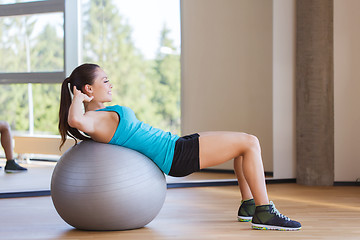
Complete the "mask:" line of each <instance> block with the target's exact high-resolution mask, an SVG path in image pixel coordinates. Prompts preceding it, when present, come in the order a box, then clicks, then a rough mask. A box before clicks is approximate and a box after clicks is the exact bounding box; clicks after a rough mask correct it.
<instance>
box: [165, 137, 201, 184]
mask: <svg viewBox="0 0 360 240" xmlns="http://www.w3.org/2000/svg"><path fill="white" fill-rule="evenodd" d="M199 137H200V135H199V134H198V133H195V134H192V135H187V136H183V137H180V138H179V139H178V140H177V141H176V143H175V152H174V159H173V162H172V164H171V168H170V172H169V176H173V177H184V176H186V175H189V174H191V173H193V172H197V171H199V170H200V162H199Z"/></svg>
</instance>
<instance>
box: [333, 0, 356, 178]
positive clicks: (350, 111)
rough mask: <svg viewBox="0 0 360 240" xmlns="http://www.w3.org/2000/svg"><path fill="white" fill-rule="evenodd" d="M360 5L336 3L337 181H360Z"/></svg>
mask: <svg viewBox="0 0 360 240" xmlns="http://www.w3.org/2000/svg"><path fill="white" fill-rule="evenodd" d="M359 13H360V1H358V0H335V1H334V66H335V69H334V75H335V76H334V88H335V109H334V110H335V181H355V180H356V179H357V178H359V177H360V107H359V106H360V28H359V23H360V14H359Z"/></svg>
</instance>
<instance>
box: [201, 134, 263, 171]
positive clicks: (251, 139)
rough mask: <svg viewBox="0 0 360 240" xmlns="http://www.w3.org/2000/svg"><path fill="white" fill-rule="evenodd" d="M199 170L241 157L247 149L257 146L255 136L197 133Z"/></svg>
mask: <svg viewBox="0 0 360 240" xmlns="http://www.w3.org/2000/svg"><path fill="white" fill-rule="evenodd" d="M199 135H200V138H199V158H200V169H203V168H207V167H212V166H216V165H219V164H221V163H224V162H227V161H229V160H231V159H233V158H236V157H238V156H241V155H243V154H244V153H245V151H246V150H247V149H249V147H251V146H254V144H257V145H258V140H257V138H256V137H255V136H253V135H249V134H247V133H242V132H202V133H199Z"/></svg>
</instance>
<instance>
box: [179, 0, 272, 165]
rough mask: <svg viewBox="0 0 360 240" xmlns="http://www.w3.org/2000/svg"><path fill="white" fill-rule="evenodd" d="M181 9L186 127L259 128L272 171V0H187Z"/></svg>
mask: <svg viewBox="0 0 360 240" xmlns="http://www.w3.org/2000/svg"><path fill="white" fill-rule="evenodd" d="M181 11H182V13H181V14H182V16H181V17H182V18H181V19H182V22H181V24H182V83H181V84H182V96H181V97H182V107H181V108H182V109H181V110H182V121H181V122H182V133H183V134H188V133H192V132H199V131H209V130H228V131H244V132H248V133H252V134H255V135H256V136H257V137H258V138H259V139H260V141H261V144H262V153H263V160H264V167H265V170H266V171H272V170H273V161H272V157H273V135H272V124H273V123H272V121H273V116H272V112H273V109H272V1H269V0H256V1H254V0H182V1H181ZM224 167H225V168H229V169H233V167H232V164H231V163H228V164H225V165H224Z"/></svg>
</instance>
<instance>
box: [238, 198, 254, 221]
mask: <svg viewBox="0 0 360 240" xmlns="http://www.w3.org/2000/svg"><path fill="white" fill-rule="evenodd" d="M254 213H255V201H254V199H249V200H245V201H242V202H241V205H240V207H239V211H238V221H239V222H250V221H251V219H252V217H253V215H254Z"/></svg>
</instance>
